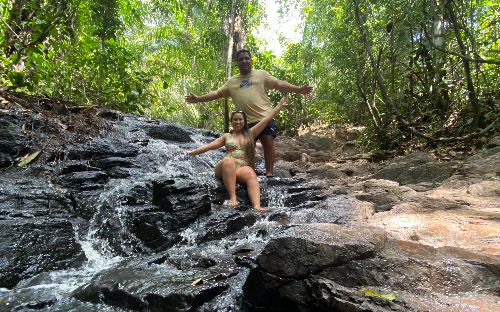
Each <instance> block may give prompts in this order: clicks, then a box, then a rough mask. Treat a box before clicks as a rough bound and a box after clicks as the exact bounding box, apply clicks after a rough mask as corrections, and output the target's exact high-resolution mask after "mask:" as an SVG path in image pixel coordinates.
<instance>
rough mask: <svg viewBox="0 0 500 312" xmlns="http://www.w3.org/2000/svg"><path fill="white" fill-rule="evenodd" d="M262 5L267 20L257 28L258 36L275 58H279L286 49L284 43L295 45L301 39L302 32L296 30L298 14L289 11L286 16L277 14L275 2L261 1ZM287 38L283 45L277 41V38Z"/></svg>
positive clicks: (271, 0)
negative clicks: (265, 41) (262, 39)
mask: <svg viewBox="0 0 500 312" xmlns="http://www.w3.org/2000/svg"><path fill="white" fill-rule="evenodd" d="M262 4H263V5H264V6H265V7H266V15H267V18H266V19H265V20H264V23H263V26H260V27H259V28H258V32H259V35H261V36H262V37H263V38H265V40H267V44H268V48H269V49H270V50H272V51H273V52H274V53H273V54H275V55H277V56H281V55H282V54H283V52H284V50H285V48H286V42H294V43H297V42H299V41H300V40H301V39H302V32H301V31H300V30H296V28H297V25H299V24H300V22H301V20H300V12H299V11H298V10H293V9H290V10H289V11H288V12H287V13H286V14H283V17H281V14H280V13H279V12H278V10H279V8H280V6H279V3H278V2H277V1H274V0H263V1H262ZM280 35H282V36H284V37H286V38H287V40H286V41H285V43H284V44H281V43H280V41H279V36H280Z"/></svg>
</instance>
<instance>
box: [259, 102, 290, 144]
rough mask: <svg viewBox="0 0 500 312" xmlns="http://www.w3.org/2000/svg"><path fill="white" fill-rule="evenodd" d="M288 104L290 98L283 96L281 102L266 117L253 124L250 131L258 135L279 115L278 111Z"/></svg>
mask: <svg viewBox="0 0 500 312" xmlns="http://www.w3.org/2000/svg"><path fill="white" fill-rule="evenodd" d="M287 105H288V98H287V97H286V96H284V97H282V98H281V100H280V102H279V104H278V105H276V106H275V107H274V108H273V109H272V110H271V111H270V112H269V113H268V114H267V115H266V117H264V118H263V119H262V120H261V121H259V123H258V124H256V125H255V126H253V127H252V128H251V129H250V131H252V135H253V136H254V137H256V136H258V135H259V134H260V133H261V132H262V130H264V128H265V127H266V126H267V124H268V123H269V122H270V121H271V120H273V118H274V117H276V115H278V113H279V112H280V110H281V108H282V107H283V106H287Z"/></svg>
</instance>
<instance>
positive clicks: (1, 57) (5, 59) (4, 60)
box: [0, 55, 10, 66]
mask: <svg viewBox="0 0 500 312" xmlns="http://www.w3.org/2000/svg"><path fill="white" fill-rule="evenodd" d="M0 59H2V60H3V65H4V66H8V65H9V64H10V60H9V59H8V58H6V57H5V56H1V55H0Z"/></svg>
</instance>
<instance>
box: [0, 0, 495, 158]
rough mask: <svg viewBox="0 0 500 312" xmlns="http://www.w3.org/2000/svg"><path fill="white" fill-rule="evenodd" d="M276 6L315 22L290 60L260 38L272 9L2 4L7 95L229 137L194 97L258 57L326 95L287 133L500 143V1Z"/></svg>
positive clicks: (219, 2)
mask: <svg viewBox="0 0 500 312" xmlns="http://www.w3.org/2000/svg"><path fill="white" fill-rule="evenodd" d="M276 2H278V3H279V5H280V13H281V14H282V16H286V15H287V14H288V12H290V11H291V10H299V11H300V16H301V18H302V20H301V23H300V24H299V29H298V30H297V31H300V32H302V34H303V36H302V40H300V41H298V42H295V43H294V42H289V41H287V38H285V37H283V36H282V37H280V44H281V47H282V48H283V53H282V54H281V55H276V53H274V51H272V50H270V49H269V48H268V45H267V42H266V38H263V37H261V35H259V32H258V31H257V30H258V27H259V26H262V21H263V18H264V15H265V6H266V1H258V0H248V1H243V0H205V1H194V0H172V1H159V0H150V1H145V0H59V1H55V0H31V1H29V0H0V17H1V21H0V83H1V85H2V86H1V87H0V89H1V90H2V91H9V90H15V91H17V92H24V93H29V94H35V95H40V96H47V97H52V98H56V99H62V100H65V101H72V102H77V103H81V104H84V105H94V104H97V105H100V106H107V107H110V108H113V109H118V110H121V111H124V112H133V113H140V114H144V115H147V116H149V117H152V118H163V119H167V120H170V121H173V122H176V123H180V124H184V125H189V126H194V127H197V128H205V129H212V130H217V131H223V130H224V117H225V115H224V113H223V112H224V110H225V106H226V105H228V106H229V108H230V107H231V102H230V101H229V103H227V102H225V101H224V100H217V101H213V102H208V103H198V104H187V103H185V101H184V96H185V95H186V94H188V93H189V92H193V93H194V94H197V95H201V94H205V93H207V92H209V91H212V90H215V89H217V88H219V87H220V86H221V85H222V84H223V83H224V82H225V81H226V80H227V78H228V77H229V76H231V75H234V74H236V73H237V72H238V69H237V68H236V66H235V52H236V50H237V49H240V48H248V49H250V50H251V51H252V59H253V63H254V68H259V69H264V70H267V71H269V72H270V73H271V74H272V75H274V76H276V77H278V79H281V80H286V81H288V82H290V83H292V84H295V85H303V84H304V83H307V82H308V83H309V84H311V85H313V86H314V91H313V94H311V95H309V96H302V95H295V94H290V95H288V96H289V97H290V105H289V106H288V108H287V109H286V110H284V111H283V112H282V114H281V115H280V116H279V117H277V123H278V125H279V126H278V127H279V129H280V130H281V131H282V132H283V133H287V134H291V135H293V134H297V133H298V132H299V131H301V129H304V128H307V127H309V126H314V125H329V126H332V127H334V126H336V125H346V124H349V125H355V126H356V125H362V126H365V127H366V128H365V131H364V132H363V135H362V136H361V137H360V141H361V142H363V143H364V144H365V146H366V147H369V148H378V149H389V148H394V147H395V146H398V145H400V144H401V143H402V142H406V141H408V140H412V139H415V138H417V139H419V140H421V141H422V142H426V144H433V145H435V146H438V145H439V144H445V143H449V142H456V141H459V142H461V141H465V142H467V141H468V140H471V139H474V138H479V137H481V136H485V135H487V134H489V133H494V132H497V133H498V131H499V129H500V120H499V118H500V75H499V70H500V67H499V65H500V53H499V52H500V0H454V1H451V0H405V1H402V0H390V1H388V0H378V1H377V0H373V1H366V0H337V1H333V0H278V1H276ZM282 95H283V94H280V93H279V92H277V91H270V92H269V96H270V98H271V101H272V103H277V102H278V100H279V98H280V97H281V96H282ZM226 114H227V108H226Z"/></svg>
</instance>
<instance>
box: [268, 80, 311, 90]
mask: <svg viewBox="0 0 500 312" xmlns="http://www.w3.org/2000/svg"><path fill="white" fill-rule="evenodd" d="M274 89H276V90H279V91H281V92H292V93H300V94H309V93H311V91H312V89H313V87H310V86H309V84H308V83H306V84H305V85H303V86H302V87H298V86H296V85H293V84H291V83H289V82H286V81H283V80H279V79H278V80H276V82H275V83H274Z"/></svg>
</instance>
